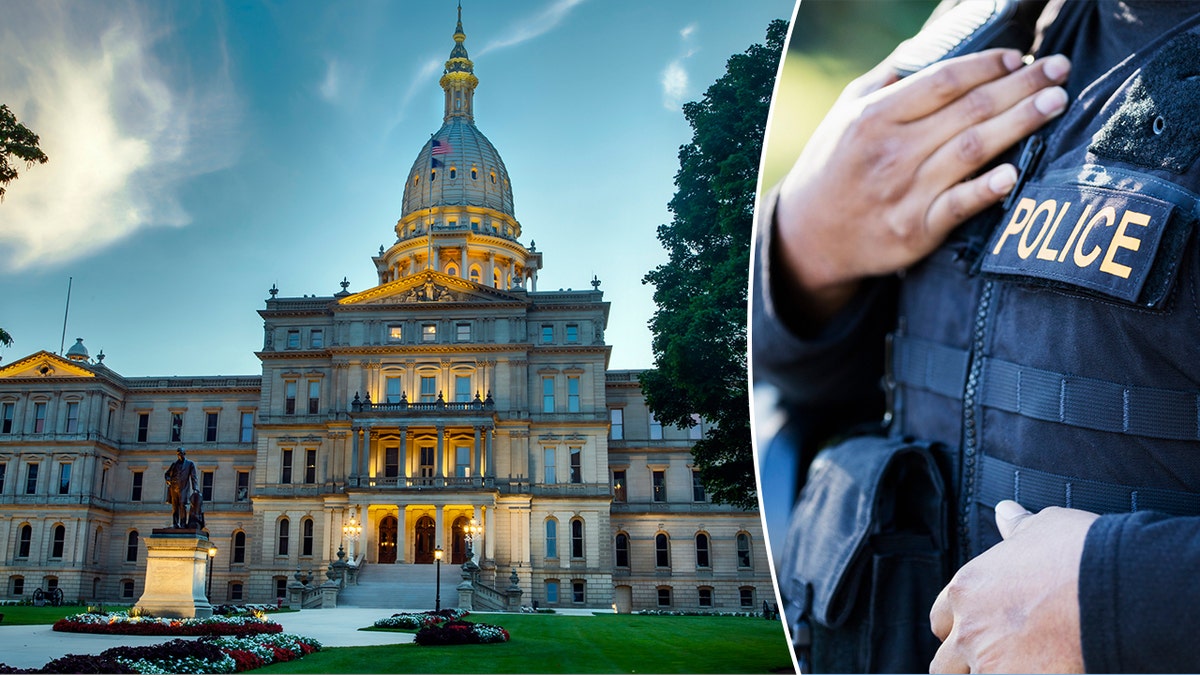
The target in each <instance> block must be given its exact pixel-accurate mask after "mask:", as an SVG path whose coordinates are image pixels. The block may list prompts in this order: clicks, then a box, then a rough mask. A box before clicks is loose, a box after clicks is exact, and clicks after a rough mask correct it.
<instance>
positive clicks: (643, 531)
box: [0, 17, 774, 611]
mask: <svg viewBox="0 0 1200 675" xmlns="http://www.w3.org/2000/svg"><path fill="white" fill-rule="evenodd" d="M454 39H455V43H456V44H455V48H454V51H453V52H452V53H451V59H450V60H449V61H447V69H446V73H447V74H446V76H444V77H443V78H442V86H443V88H444V89H445V90H446V117H445V119H444V124H443V127H442V129H441V130H439V131H438V132H437V133H436V134H434V135H433V137H432V138H431V139H430V141H429V142H428V143H426V145H425V147H424V148H422V150H421V152H420V153H419V154H418V158H417V161H416V163H415V164H414V166H413V173H412V177H411V179H410V181H409V184H408V186H407V187H406V194H405V206H404V207H403V213H402V216H401V218H400V220H399V222H398V223H397V225H396V228H395V229H396V235H397V239H396V243H395V244H394V245H393V246H392V247H391V248H390V249H386V250H384V249H381V250H380V253H379V255H378V256H376V257H375V258H373V263H374V265H375V268H376V270H377V272H378V285H376V286H374V287H372V288H369V289H366V290H364V291H361V292H357V293H351V292H349V291H348V290H346V289H345V286H347V285H346V284H343V286H344V288H343V291H342V292H341V293H338V294H335V295H333V296H325V297H318V296H301V297H279V296H278V295H277V293H276V291H275V290H274V289H272V292H271V297H270V298H269V299H268V300H267V301H266V303H265V307H264V308H263V309H261V310H259V315H260V316H261V317H262V319H263V326H264V337H263V345H262V348H261V350H259V351H258V352H256V354H257V356H258V357H259V358H260V360H261V361H262V372H261V374H260V375H256V376H246V377H122V376H121V375H120V374H118V373H116V372H114V371H112V370H111V369H109V368H108V367H107V366H105V365H104V364H103V359H102V358H101V359H99V360H96V361H93V360H92V359H90V358H89V357H88V354H87V351H86V349H85V348H84V347H83V345H82V342H80V343H78V344H76V345H75V347H73V348H72V349H71V350H70V351H69V352H68V354H67V355H66V357H61V356H58V355H56V354H51V353H48V352H44V351H43V352H38V353H35V354H32V355H29V356H27V357H25V358H23V359H20V360H18V361H16V362H14V363H12V364H10V365H8V366H5V367H3V368H0V583H3V587H0V598H4V599H21V598H27V597H29V596H30V595H31V594H32V592H33V591H34V589H36V588H39V587H40V588H43V589H47V588H49V587H52V586H55V587H60V588H62V589H63V592H64V594H65V596H66V597H67V598H68V599H75V598H83V599H85V600H91V599H96V600H104V601H119V600H125V601H129V602H133V601H134V599H136V598H137V597H139V596H140V595H141V593H142V592H143V590H144V583H145V565H146V548H145V543H144V541H142V538H144V537H145V536H148V535H149V534H150V531H151V529H153V528H158V527H165V526H167V525H169V521H170V509H169V506H168V505H166V504H165V503H164V502H165V481H164V479H163V477H162V476H163V472H165V471H166V468H167V466H168V465H169V464H170V463H171V462H172V461H173V460H174V457H175V450H176V448H178V447H181V446H182V447H185V448H186V449H187V451H188V458H189V459H191V460H192V461H194V462H195V463H196V465H197V468H198V470H199V471H200V472H201V476H202V486H201V487H202V491H203V492H204V493H205V495H204V496H205V509H204V510H205V517H206V526H207V531H208V534H209V535H210V537H211V539H212V541H213V542H214V543H215V544H216V546H217V549H218V550H217V555H216V558H215V560H214V562H213V567H212V571H211V579H212V581H211V585H212V591H211V598H212V601H213V602H214V603H221V602H238V601H246V602H272V601H274V600H275V599H276V598H278V597H282V596H284V595H285V588H286V585H287V584H288V583H289V582H291V581H292V580H293V578H294V575H295V574H296V573H297V571H300V572H310V571H311V573H312V574H313V575H314V576H315V577H317V578H318V579H320V578H321V575H322V573H323V572H324V571H325V569H326V568H327V566H328V565H329V563H330V562H332V561H334V560H336V559H337V552H338V549H339V548H340V547H344V548H345V549H346V550H347V551H348V552H349V553H350V555H351V557H352V558H354V559H355V560H358V561H360V562H362V563H365V564H367V565H381V564H427V563H431V562H432V560H433V554H434V550H435V548H437V547H440V548H441V549H442V550H443V551H444V553H445V560H446V561H447V562H449V563H452V564H458V563H461V562H463V560H465V558H466V554H467V540H468V538H469V537H470V538H473V539H474V545H473V547H472V548H473V551H474V553H475V555H476V561H477V562H478V563H479V564H480V566H481V568H482V570H483V580H484V581H485V582H487V583H489V584H491V585H493V586H496V587H500V588H504V587H507V586H508V578H509V575H510V573H511V572H512V571H513V570H514V569H515V570H516V572H517V576H518V578H519V584H520V586H521V588H522V590H523V597H524V599H525V600H524V601H525V602H526V604H531V601H533V600H536V601H537V602H538V604H539V605H541V606H551V607H552V606H577V607H596V608H609V607H616V608H617V609H618V611H630V610H636V609H653V608H662V609H672V610H697V609H702V610H709V609H711V610H714V611H734V610H741V611H745V610H755V609H758V608H759V607H761V603H762V602H763V601H772V600H773V597H774V596H773V591H772V586H771V581H770V572H769V569H768V565H767V555H766V551H765V547H764V540H763V536H762V531H761V527H760V524H759V517H758V514H757V512H747V511H741V510H735V509H732V508H730V507H727V506H723V505H718V504H714V503H712V502H711V501H709V500H708V498H707V496H706V495H704V493H703V488H702V487H700V486H699V485H698V483H696V482H695V480H694V476H695V472H694V470H693V466H692V464H691V462H692V456H691V452H690V449H691V445H692V442H694V440H695V438H697V437H698V436H697V434H703V433H704V431H705V426H704V425H703V424H700V425H697V426H695V427H693V428H692V429H685V430H680V429H675V428H669V427H668V428H663V427H662V426H660V425H658V424H656V423H655V422H654V420H653V418H652V416H651V415H650V413H649V411H648V409H647V408H646V405H645V402H644V400H643V398H642V395H641V391H640V388H639V386H638V383H637V372H636V371H609V370H608V369H607V364H608V360H609V355H610V351H611V347H610V346H609V345H607V344H606V343H605V341H604V328H605V325H606V323H607V319H608V311H609V303H608V302H606V301H605V300H604V298H603V293H602V292H601V291H600V290H599V285H600V284H599V282H598V281H595V282H594V283H593V289H592V290H588V291H556V292H539V291H537V289H536V281H537V270H538V269H540V268H541V266H542V256H541V254H540V253H538V252H537V251H536V250H534V249H532V248H531V247H530V248H527V247H526V246H524V245H523V244H521V243H520V241H519V240H518V237H519V236H520V235H521V226H520V224H519V223H518V222H517V221H516V219H515V217H514V214H513V212H512V195H511V191H510V188H509V181H508V174H507V170H506V169H505V168H504V166H503V162H502V161H501V160H500V159H499V154H498V153H497V152H496V150H495V148H494V147H493V146H492V145H491V143H490V142H488V141H487V139H486V138H485V137H484V136H483V134H482V133H480V132H479V131H478V130H477V129H476V128H475V127H474V110H475V108H474V98H473V92H474V86H475V84H476V83H477V79H476V78H475V76H474V74H473V67H472V66H473V64H472V63H471V61H470V60H469V58H468V57H467V54H466V49H465V47H464V46H463V43H464V40H465V35H464V34H463V32H462V24H461V17H460V22H459V25H458V27H457V30H456V32H455V35H454ZM463 102H465V106H464V105H463ZM422 181H429V182H431V183H433V185H430V186H429V187H428V189H423V188H424V186H422ZM456 181H457V182H459V183H461V187H460V186H459V185H455V182H456ZM434 186H436V187H437V188H438V189H436V190H435V189H433V187H434ZM410 193H411V194H410ZM410 202H411V204H410ZM355 526H357V527H361V533H360V534H358V535H357V537H354V536H351V535H350V532H351V528H353V527H355ZM470 527H477V528H478V532H477V533H470V532H468V528H470Z"/></svg>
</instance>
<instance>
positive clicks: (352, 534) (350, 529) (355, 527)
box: [342, 509, 362, 561]
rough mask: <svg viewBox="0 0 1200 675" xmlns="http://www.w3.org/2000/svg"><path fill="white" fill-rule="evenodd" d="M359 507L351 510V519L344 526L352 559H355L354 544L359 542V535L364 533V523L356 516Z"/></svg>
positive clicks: (343, 529) (343, 532)
mask: <svg viewBox="0 0 1200 675" xmlns="http://www.w3.org/2000/svg"><path fill="white" fill-rule="evenodd" d="M356 514H357V509H355V510H353V511H351V512H350V521H349V522H347V523H346V524H345V525H343V526H342V534H343V535H344V536H345V537H346V541H348V542H349V543H350V547H349V548H350V560H352V561H353V560H354V545H355V544H356V543H358V537H359V535H361V534H362V524H361V523H359V522H358V520H357V519H356V518H355V515H356Z"/></svg>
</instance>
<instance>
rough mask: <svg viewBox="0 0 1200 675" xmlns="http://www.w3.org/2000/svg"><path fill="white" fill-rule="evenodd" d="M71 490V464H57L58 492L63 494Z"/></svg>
mask: <svg viewBox="0 0 1200 675" xmlns="http://www.w3.org/2000/svg"><path fill="white" fill-rule="evenodd" d="M70 492H71V465H70V464H59V465H58V494H60V495H65V494H68V493H70Z"/></svg>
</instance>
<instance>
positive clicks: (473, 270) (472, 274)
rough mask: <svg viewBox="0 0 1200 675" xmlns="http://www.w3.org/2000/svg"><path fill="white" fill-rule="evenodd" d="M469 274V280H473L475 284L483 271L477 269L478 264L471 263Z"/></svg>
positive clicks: (479, 279) (478, 281) (479, 281)
mask: <svg viewBox="0 0 1200 675" xmlns="http://www.w3.org/2000/svg"><path fill="white" fill-rule="evenodd" d="M469 275H470V279H471V281H474V282H475V283H477V284H478V283H481V280H482V279H483V273H482V272H481V271H480V270H479V265H471V271H470V272H469Z"/></svg>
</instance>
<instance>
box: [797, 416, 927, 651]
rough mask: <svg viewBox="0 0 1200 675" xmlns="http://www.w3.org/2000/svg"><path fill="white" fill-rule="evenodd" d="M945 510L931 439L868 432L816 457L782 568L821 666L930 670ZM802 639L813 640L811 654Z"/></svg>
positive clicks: (802, 630) (800, 629)
mask: <svg viewBox="0 0 1200 675" xmlns="http://www.w3.org/2000/svg"><path fill="white" fill-rule="evenodd" d="M945 514H946V495H945V490H944V482H943V480H942V476H941V473H940V472H939V470H938V467H937V464H936V462H935V460H934V456H933V452H932V450H931V447H930V445H929V444H927V443H919V442H913V441H911V440H907V439H899V438H882V437H876V436H866V437H857V438H853V439H851V440H848V441H845V442H843V443H841V444H839V445H837V446H834V447H832V448H827V449H825V450H823V451H821V453H820V454H818V455H817V457H816V459H815V460H814V461H813V463H812V466H811V467H810V468H809V472H808V479H807V481H806V483H805V486H804V490H803V491H802V492H801V493H800V501H799V503H798V504H797V505H796V508H795V510H794V511H793V512H792V519H791V523H790V525H789V528H788V537H787V543H786V544H785V548H784V556H783V567H782V569H781V570H780V574H779V576H780V591H781V593H782V594H783V599H784V605H785V613H786V614H787V620H788V623H789V624H790V625H791V626H792V635H793V637H794V640H795V642H796V643H797V644H796V645H795V646H796V648H797V653H798V656H802V658H801V659H800V660H801V662H802V663H804V664H805V665H807V666H808V667H809V668H810V669H811V670H812V672H842V673H851V672H872V673H882V672H909V673H913V672H927V671H928V669H929V662H930V660H931V659H932V658H933V654H934V653H935V652H936V651H937V647H938V640H937V638H936V637H934V635H933V633H932V632H931V631H930V627H929V609H930V607H932V605H933V601H934V600H935V599H936V598H937V594H938V593H939V592H940V591H941V589H942V587H943V586H944V585H945V584H946V582H947V581H948V570H949V566H948V546H947V537H946V515H945ZM799 636H810V637H811V650H810V651H809V653H808V654H803V655H801V651H802V650H804V645H802V644H799V643H800V641H801V640H800V639H798V638H799ZM804 657H807V658H804ZM803 669H804V668H803V667H802V670H803ZM806 672H807V671H806Z"/></svg>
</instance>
